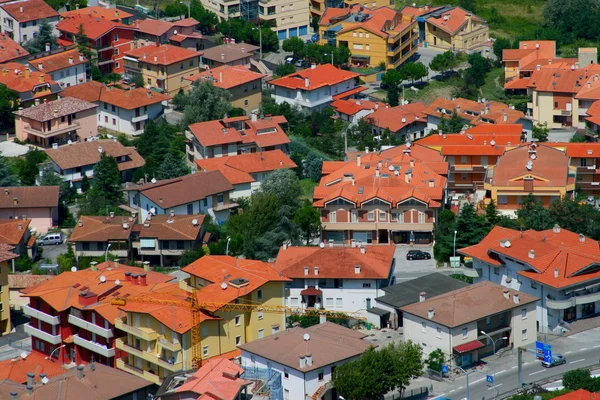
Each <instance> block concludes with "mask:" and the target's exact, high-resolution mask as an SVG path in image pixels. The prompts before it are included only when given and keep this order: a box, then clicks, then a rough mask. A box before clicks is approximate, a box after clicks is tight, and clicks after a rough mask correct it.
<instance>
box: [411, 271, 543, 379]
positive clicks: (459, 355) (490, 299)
mask: <svg viewBox="0 0 600 400" xmlns="http://www.w3.org/2000/svg"><path fill="white" fill-rule="evenodd" d="M538 300H539V297H536V296H532V295H530V294H527V293H524V292H522V291H518V290H516V289H512V290H509V289H507V288H506V287H504V286H501V285H498V284H496V283H493V282H489V281H484V282H480V283H476V284H473V285H469V286H466V287H464V288H461V289H457V290H453V291H451V292H448V293H445V294H442V295H439V296H435V297H430V298H426V299H424V300H423V301H419V302H416V303H413V304H410V305H407V306H404V307H402V308H401V309H400V310H401V311H402V319H403V331H404V338H405V340H412V341H413V342H415V343H420V344H421V346H422V347H423V354H424V356H427V355H428V354H430V353H431V352H432V351H434V350H437V349H440V350H441V351H442V352H443V353H444V356H445V357H444V358H445V359H447V360H450V362H451V363H452V365H453V366H454V365H456V366H459V367H460V366H467V365H472V364H473V363H474V362H477V361H479V360H480V359H481V358H483V357H485V356H486V355H491V354H492V353H493V352H494V350H496V351H497V350H499V349H501V348H503V347H507V346H511V347H512V346H514V347H526V346H528V345H530V344H533V343H535V341H536V340H537V328H536V319H535V312H536V311H535V310H536V302H537V301H538ZM503 338H506V339H503Z"/></svg>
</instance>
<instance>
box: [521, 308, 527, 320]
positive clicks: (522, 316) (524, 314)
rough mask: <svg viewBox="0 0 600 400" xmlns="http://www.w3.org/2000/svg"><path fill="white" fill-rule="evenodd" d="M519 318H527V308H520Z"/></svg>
mask: <svg viewBox="0 0 600 400" xmlns="http://www.w3.org/2000/svg"><path fill="white" fill-rule="evenodd" d="M521 319H527V309H526V308H521Z"/></svg>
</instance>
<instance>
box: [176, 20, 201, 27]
mask: <svg viewBox="0 0 600 400" xmlns="http://www.w3.org/2000/svg"><path fill="white" fill-rule="evenodd" d="M198 24H200V22H198V21H196V20H195V19H194V18H184V19H180V20H176V21H173V25H175V26H183V27H188V28H189V27H193V26H194V27H195V26H196V25H198Z"/></svg>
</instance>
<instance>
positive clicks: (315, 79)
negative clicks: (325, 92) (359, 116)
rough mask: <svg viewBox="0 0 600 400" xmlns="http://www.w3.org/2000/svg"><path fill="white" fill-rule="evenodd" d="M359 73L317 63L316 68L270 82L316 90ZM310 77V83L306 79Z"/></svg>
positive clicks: (288, 86) (352, 77)
mask: <svg viewBox="0 0 600 400" xmlns="http://www.w3.org/2000/svg"><path fill="white" fill-rule="evenodd" d="M358 76H360V75H359V74H357V73H356V72H350V71H345V70H343V69H339V68H336V67H334V66H333V65H331V64H321V65H317V66H316V67H315V68H307V69H304V70H302V71H299V72H294V73H293V74H290V75H286V76H284V77H282V78H278V79H274V80H272V81H271V82H270V83H271V84H272V85H275V86H281V87H286V88H289V89H303V90H315V89H318V88H320V87H323V86H333V85H336V84H338V83H341V82H345V81H347V80H351V79H355V78H357V77H358ZM307 79H308V85H306V80H307Z"/></svg>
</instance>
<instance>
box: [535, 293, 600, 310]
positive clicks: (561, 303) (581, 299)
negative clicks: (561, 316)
mask: <svg viewBox="0 0 600 400" xmlns="http://www.w3.org/2000/svg"><path fill="white" fill-rule="evenodd" d="M599 300H600V292H596V293H589V294H584V295H581V296H571V297H569V298H568V299H563V300H555V299H553V298H551V297H548V296H546V305H547V306H548V308H552V309H555V310H564V309H566V308H571V307H575V306H576V305H580V304H590V303H595V302H596V301H599Z"/></svg>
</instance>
